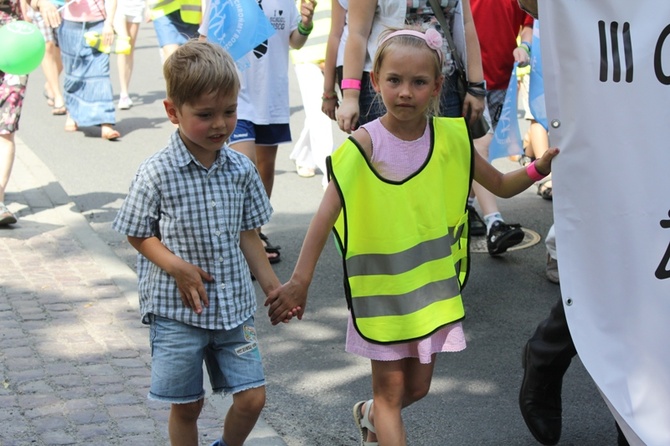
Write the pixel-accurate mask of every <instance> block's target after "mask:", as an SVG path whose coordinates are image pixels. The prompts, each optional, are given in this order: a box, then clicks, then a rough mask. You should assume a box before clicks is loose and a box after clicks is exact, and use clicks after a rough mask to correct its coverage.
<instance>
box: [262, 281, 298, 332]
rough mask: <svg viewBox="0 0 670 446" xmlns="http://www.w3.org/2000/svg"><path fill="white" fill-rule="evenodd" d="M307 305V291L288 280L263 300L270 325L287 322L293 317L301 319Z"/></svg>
mask: <svg viewBox="0 0 670 446" xmlns="http://www.w3.org/2000/svg"><path fill="white" fill-rule="evenodd" d="M306 304H307V290H306V289H305V287H303V286H300V285H298V284H296V283H295V282H293V281H292V280H289V281H288V282H286V283H285V284H284V285H282V286H281V287H279V288H277V289H275V290H273V291H272V292H270V294H268V297H267V299H265V306H266V307H269V308H268V316H269V317H270V322H271V323H272V325H277V324H278V323H280V322H288V321H290V320H291V319H292V318H293V317H297V318H298V319H302V315H303V314H304V313H305V306H306Z"/></svg>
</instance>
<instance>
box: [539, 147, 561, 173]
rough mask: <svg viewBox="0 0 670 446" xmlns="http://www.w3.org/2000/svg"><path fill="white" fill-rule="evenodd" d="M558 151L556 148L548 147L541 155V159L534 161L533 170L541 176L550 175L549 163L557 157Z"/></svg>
mask: <svg viewBox="0 0 670 446" xmlns="http://www.w3.org/2000/svg"><path fill="white" fill-rule="evenodd" d="M559 152H560V150H559V149H558V148H556V147H550V148H549V149H547V151H546V152H545V153H544V155H542V158H539V159H537V160H536V161H535V168H536V169H537V171H538V172H539V173H541V174H542V175H549V174H550V173H551V161H552V160H553V159H554V157H555V156H556V155H558V154H559Z"/></svg>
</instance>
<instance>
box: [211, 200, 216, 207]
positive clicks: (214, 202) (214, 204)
mask: <svg viewBox="0 0 670 446" xmlns="http://www.w3.org/2000/svg"><path fill="white" fill-rule="evenodd" d="M212 207H213V208H215V207H216V201H214V200H212Z"/></svg>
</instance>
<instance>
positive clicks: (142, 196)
mask: <svg viewBox="0 0 670 446" xmlns="http://www.w3.org/2000/svg"><path fill="white" fill-rule="evenodd" d="M163 74H164V77H165V81H166V84H167V99H165V101H163V102H164V105H165V111H166V112H167V116H168V118H169V119H170V121H171V122H172V123H173V124H175V125H177V126H178V129H177V131H175V133H174V134H173V135H172V137H171V138H170V141H169V143H168V146H167V147H166V148H164V149H163V150H161V151H159V152H158V153H156V154H155V155H153V156H151V157H150V158H149V159H147V160H146V161H144V162H143V163H142V165H141V166H140V167H139V170H138V171H137V174H136V175H135V179H134V180H133V182H132V185H131V187H130V192H129V194H128V196H127V198H126V200H125V202H124V203H123V206H122V207H121V210H120V211H119V213H118V215H117V216H116V218H115V220H114V223H113V227H114V229H116V230H117V231H119V232H121V233H123V234H126V235H127V236H128V241H129V242H130V244H131V245H132V246H133V247H134V248H135V249H137V251H138V252H139V254H141V255H140V256H138V259H139V260H138V268H137V269H138V276H139V296H140V310H141V313H142V322H143V323H145V324H150V326H151V350H152V364H151V390H150V392H149V398H151V399H155V400H160V401H166V402H169V403H172V406H171V410H170V417H169V421H168V430H169V436H170V442H171V444H172V445H197V444H198V429H197V420H198V416H199V414H200V411H201V410H202V407H203V401H204V396H205V392H204V390H203V373H202V363H203V360H204V361H205V363H206V365H207V369H208V372H209V376H210V381H211V384H212V389H213V390H214V392H215V393H218V392H225V393H232V394H233V404H232V406H231V408H230V410H229V411H228V414H227V415H226V419H225V422H224V434H223V437H222V438H221V439H220V440H217V441H216V442H215V443H214V445H217V446H241V445H242V444H243V442H244V440H245V439H246V438H247V436H248V435H249V433H250V432H251V429H252V428H253V426H254V425H255V423H256V420H257V419H258V416H259V415H260V412H261V410H262V408H263V406H264V404H265V387H264V386H265V377H264V374H263V367H262V364H261V357H260V353H259V349H258V345H257V341H256V332H255V329H254V313H255V311H256V295H255V292H254V287H253V285H252V283H251V275H250V272H249V269H251V273H253V275H254V276H255V277H256V278H257V280H258V283H259V284H260V286H261V288H262V289H263V292H265V294H266V295H267V294H268V293H270V291H272V290H274V289H275V288H277V287H279V286H280V282H279V280H278V279H277V277H276V276H275V274H274V272H273V271H272V268H271V267H270V263H269V262H268V259H267V257H266V255H265V250H264V248H263V245H262V243H261V240H260V238H259V236H258V232H257V231H256V228H258V227H260V226H262V225H263V224H265V223H267V221H268V220H269V218H270V215H271V213H272V208H271V206H270V203H269V201H268V198H267V194H266V193H265V190H264V188H263V184H262V182H261V180H260V178H259V176H258V172H257V171H256V169H255V167H254V165H253V163H252V162H251V161H250V160H249V158H247V157H246V156H244V155H242V154H241V153H238V152H235V151H233V150H230V148H229V147H228V146H227V144H226V141H227V140H228V137H229V136H230V134H231V133H232V132H233V130H234V129H235V125H236V122H237V94H238V92H239V88H240V83H239V79H238V77H237V71H236V69H235V64H234V62H233V60H232V58H231V57H230V56H229V55H228V54H227V53H226V52H225V51H224V50H223V49H222V48H221V47H220V46H217V45H215V44H211V43H208V42H198V41H189V42H187V43H186V44H184V45H183V46H181V47H179V48H178V49H177V50H176V51H175V52H174V53H173V54H172V55H171V56H170V57H169V58H168V59H167V60H166V61H165V65H164V67H163ZM247 265H248V266H247ZM214 445H213V446H214Z"/></svg>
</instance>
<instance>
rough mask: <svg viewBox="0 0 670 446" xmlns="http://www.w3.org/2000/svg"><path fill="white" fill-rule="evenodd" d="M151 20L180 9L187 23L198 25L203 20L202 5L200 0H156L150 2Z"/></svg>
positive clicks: (180, 13) (182, 17)
mask: <svg viewBox="0 0 670 446" xmlns="http://www.w3.org/2000/svg"><path fill="white" fill-rule="evenodd" d="M149 10H150V11H151V20H155V19H157V18H159V17H162V16H164V15H168V14H170V13H173V12H175V11H177V10H179V11H180V12H179V15H180V16H181V19H182V20H183V21H184V22H185V23H190V24H192V25H197V24H199V23H200V21H201V20H202V5H201V3H200V0H155V1H150V2H149Z"/></svg>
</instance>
